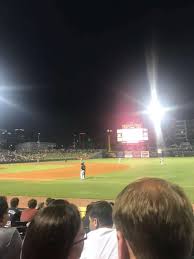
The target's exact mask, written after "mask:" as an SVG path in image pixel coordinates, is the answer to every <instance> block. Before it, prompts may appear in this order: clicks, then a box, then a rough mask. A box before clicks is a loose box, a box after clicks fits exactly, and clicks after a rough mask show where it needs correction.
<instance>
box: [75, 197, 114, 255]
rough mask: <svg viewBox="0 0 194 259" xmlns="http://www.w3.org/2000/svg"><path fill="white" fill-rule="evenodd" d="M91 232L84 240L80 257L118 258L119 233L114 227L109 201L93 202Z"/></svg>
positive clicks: (90, 216) (89, 212) (90, 214)
mask: <svg viewBox="0 0 194 259" xmlns="http://www.w3.org/2000/svg"><path fill="white" fill-rule="evenodd" d="M88 215H89V222H90V223H89V228H90V230H91V231H90V232H89V233H88V235H87V239H86V240H85V241H84V249H83V251H82V255H81V257H80V259H118V249H117V234H116V230H115V229H113V228H112V227H113V220H112V206H111V205H110V204H109V203H108V202H107V201H98V202H94V203H92V204H91V206H90V208H89V211H88Z"/></svg>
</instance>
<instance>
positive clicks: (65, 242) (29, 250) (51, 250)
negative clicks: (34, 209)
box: [21, 204, 85, 259]
mask: <svg viewBox="0 0 194 259" xmlns="http://www.w3.org/2000/svg"><path fill="white" fill-rule="evenodd" d="M84 235H85V233H84V230H83V226H82V223H81V218H80V214H79V211H78V209H77V207H76V206H75V205H73V204H66V205H64V206H61V205H60V206H48V207H46V208H44V209H42V210H40V211H39V213H38V214H37V215H36V216H35V217H34V219H33V220H32V222H31V223H30V226H29V227H28V230H27V233H26V237H25V240H24V243H23V248H22V255H21V259H43V258H47V259H53V258H55V259H67V258H68V259H78V258H79V257H80V255H81V252H82V249H83V243H84Z"/></svg>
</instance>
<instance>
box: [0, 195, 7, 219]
mask: <svg viewBox="0 0 194 259" xmlns="http://www.w3.org/2000/svg"><path fill="white" fill-rule="evenodd" d="M7 211H8V203H7V198H6V197H5V196H0V222H2V220H3V217H4V215H5V214H6V213H7Z"/></svg>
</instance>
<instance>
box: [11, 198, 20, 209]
mask: <svg viewBox="0 0 194 259" xmlns="http://www.w3.org/2000/svg"><path fill="white" fill-rule="evenodd" d="M18 204H19V199H18V198H17V197H14V198H12V199H11V200H10V206H11V208H17V207H18Z"/></svg>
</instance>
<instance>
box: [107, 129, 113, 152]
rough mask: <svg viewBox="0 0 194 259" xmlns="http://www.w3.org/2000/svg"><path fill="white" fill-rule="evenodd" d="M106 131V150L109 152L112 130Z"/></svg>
mask: <svg viewBox="0 0 194 259" xmlns="http://www.w3.org/2000/svg"><path fill="white" fill-rule="evenodd" d="M106 132H107V144H108V152H111V133H112V130H111V129H107V130H106Z"/></svg>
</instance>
